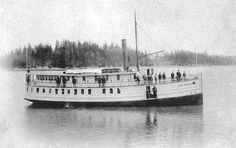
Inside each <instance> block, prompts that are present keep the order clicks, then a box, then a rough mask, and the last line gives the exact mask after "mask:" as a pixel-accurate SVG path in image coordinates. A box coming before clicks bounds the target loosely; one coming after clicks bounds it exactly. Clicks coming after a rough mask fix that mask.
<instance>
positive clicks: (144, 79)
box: [143, 74, 147, 84]
mask: <svg viewBox="0 0 236 148" xmlns="http://www.w3.org/2000/svg"><path fill="white" fill-rule="evenodd" d="M143 81H144V84H146V81H147V77H146V75H145V74H144V75H143Z"/></svg>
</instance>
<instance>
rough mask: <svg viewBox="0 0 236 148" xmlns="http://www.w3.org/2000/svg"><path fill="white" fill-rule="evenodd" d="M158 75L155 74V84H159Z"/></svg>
mask: <svg viewBox="0 0 236 148" xmlns="http://www.w3.org/2000/svg"><path fill="white" fill-rule="evenodd" d="M157 78H158V77H157V74H155V76H154V79H155V84H157Z"/></svg>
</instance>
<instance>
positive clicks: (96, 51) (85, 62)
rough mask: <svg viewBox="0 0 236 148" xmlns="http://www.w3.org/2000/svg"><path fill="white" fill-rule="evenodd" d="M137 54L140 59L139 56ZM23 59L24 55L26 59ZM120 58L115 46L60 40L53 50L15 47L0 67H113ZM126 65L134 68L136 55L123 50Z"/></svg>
mask: <svg viewBox="0 0 236 148" xmlns="http://www.w3.org/2000/svg"><path fill="white" fill-rule="evenodd" d="M138 54H139V55H144V53H142V52H139V53H138ZM26 55H28V56H27V57H28V59H27V57H26ZM122 57H123V52H122V49H121V47H120V46H118V45H117V44H110V45H107V44H106V43H104V44H103V45H102V46H99V45H98V44H96V43H92V42H83V43H82V42H79V41H78V42H74V41H68V40H63V41H61V42H59V41H56V44H55V47H54V48H53V47H52V46H51V45H49V44H42V43H40V44H38V45H36V46H34V47H32V46H31V45H30V44H28V45H27V46H24V47H23V48H21V47H19V48H17V49H15V50H14V51H11V53H9V54H7V55H5V56H4V57H2V59H1V61H2V62H1V63H2V65H4V66H5V67H7V68H26V60H28V63H29V67H31V68H37V67H49V68H51V67H56V68H71V67H108V66H114V67H117V66H122V65H123V59H122ZM146 61H147V62H146ZM146 61H145V62H144V60H142V61H141V62H140V63H141V65H143V66H145V65H147V64H149V65H150V64H151V63H152V61H151V59H149V58H148V60H146ZM126 63H127V66H135V64H136V53H135V51H134V50H132V49H129V48H127V49H126Z"/></svg>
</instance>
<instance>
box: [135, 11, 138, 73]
mask: <svg viewBox="0 0 236 148" xmlns="http://www.w3.org/2000/svg"><path fill="white" fill-rule="evenodd" d="M134 26H135V47H136V66H137V70H138V71H139V62H138V37H137V21H136V11H134Z"/></svg>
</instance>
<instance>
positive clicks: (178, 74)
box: [176, 69, 180, 81]
mask: <svg viewBox="0 0 236 148" xmlns="http://www.w3.org/2000/svg"><path fill="white" fill-rule="evenodd" d="M176 78H177V81H179V79H180V72H179V69H178V71H177V72H176Z"/></svg>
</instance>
